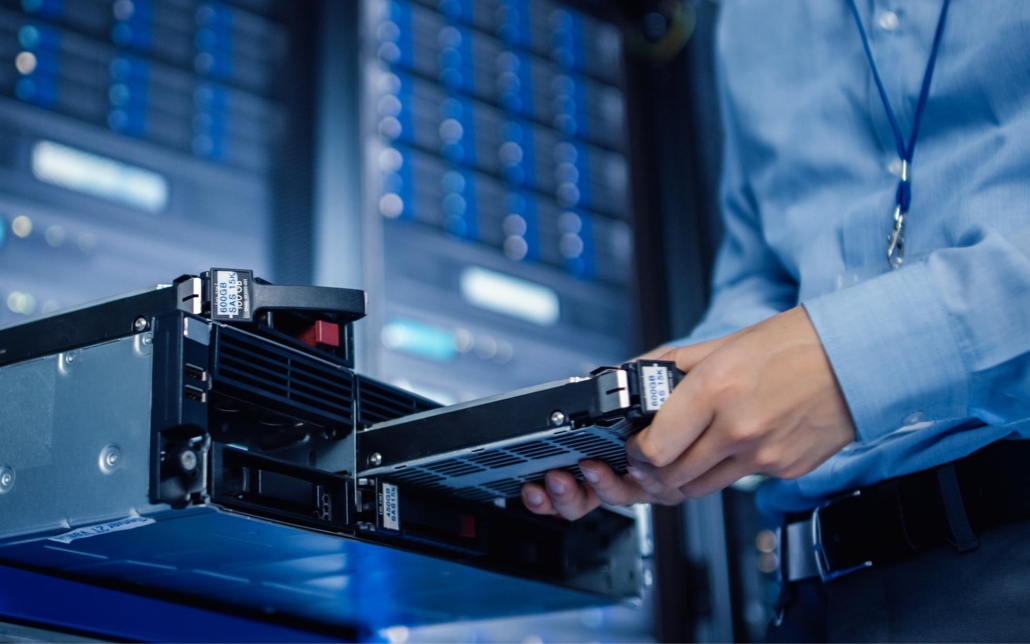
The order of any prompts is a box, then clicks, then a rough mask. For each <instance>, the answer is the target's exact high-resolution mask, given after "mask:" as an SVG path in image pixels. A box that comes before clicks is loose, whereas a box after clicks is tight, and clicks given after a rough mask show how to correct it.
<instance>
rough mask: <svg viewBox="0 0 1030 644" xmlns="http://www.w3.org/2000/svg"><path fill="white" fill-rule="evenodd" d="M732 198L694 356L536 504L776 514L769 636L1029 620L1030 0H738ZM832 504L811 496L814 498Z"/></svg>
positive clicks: (676, 350)
mask: <svg viewBox="0 0 1030 644" xmlns="http://www.w3.org/2000/svg"><path fill="white" fill-rule="evenodd" d="M721 11H722V14H721V17H720V25H719V31H718V34H717V43H718V44H717V61H718V62H717V65H718V67H717V72H718V87H719V91H720V98H721V111H722V114H721V116H722V120H723V125H724V131H725V136H724V146H725V149H724V160H723V168H722V177H721V184H720V204H721V209H722V213H721V214H722V217H723V219H724V223H725V235H724V239H723V241H722V244H721V247H720V250H719V253H718V256H717V260H716V266H715V270H714V278H713V282H714V285H713V286H714V288H713V296H712V301H711V305H710V308H709V309H708V311H707V314H706V316H705V318H704V319H703V321H702V322H701V323H700V325H699V326H698V327H697V328H696V329H695V330H694V331H693V333H692V334H691V335H690V336H689V337H688V338H686V339H684V340H682V341H680V342H676V343H674V346H673V347H671V348H666V350H665V351H659V352H658V353H659V354H664V357H665V358H667V359H671V360H675V361H676V364H677V365H678V367H679V368H680V369H681V370H683V371H684V372H685V373H686V375H685V377H684V379H683V380H682V382H681V383H680V384H679V385H678V386H677V388H676V389H675V391H674V392H673V393H672V395H671V396H670V397H669V399H668V401H667V402H666V403H665V405H664V407H663V408H662V409H661V410H660V412H659V413H658V414H657V416H656V417H655V419H654V421H653V423H652V424H651V425H650V427H648V428H646V429H644V430H643V431H642V432H640V433H639V434H638V435H636V436H635V437H633V438H631V439H630V440H629V441H628V443H627V452H628V456H629V463H630V466H629V468H628V472H627V473H626V474H624V475H617V474H615V473H613V472H612V470H611V469H609V468H608V467H607V466H606V465H605V464H603V463H600V462H596V461H584V462H583V463H582V464H581V466H580V468H581V470H582V474H583V478H584V481H583V482H582V483H579V482H577V481H576V480H575V479H574V478H573V477H572V476H571V475H570V474H569V473H568V472H563V471H555V472H549V473H548V474H547V476H546V478H545V481H544V483H543V484H532V483H531V484H526V485H525V486H524V488H523V494H522V498H523V501H524V502H525V504H526V506H527V507H528V508H529V509H531V510H532V511H534V512H537V513H541V514H552V513H557V514H560V515H561V516H563V517H566V518H568V519H577V518H579V517H581V516H583V515H584V514H586V513H587V512H589V511H591V510H592V509H594V508H595V507H597V506H598V505H599V504H601V503H606V504H613V505H626V504H632V503H642V502H648V503H660V504H676V503H680V502H682V501H683V500H685V499H688V498H697V497H701V496H704V495H707V494H711V493H713V492H716V491H718V490H720V489H722V488H724V487H726V486H728V485H730V484H731V483H733V482H734V481H736V480H737V479H739V478H741V477H742V476H744V475H748V474H765V475H768V476H769V477H770V479H769V480H768V481H767V482H766V483H765V484H764V485H763V487H762V488H761V489H760V490H759V491H758V495H757V498H758V504H759V507H760V509H762V510H763V511H764V512H765V513H766V514H768V515H769V516H771V517H775V518H776V520H778V521H781V522H782V525H783V529H782V530H781V550H782V564H781V570H782V574H783V576H784V593H783V598H782V600H781V604H782V605H781V607H780V613H779V615H778V619H777V624H778V625H777V624H774V625H773V626H772V627H771V630H770V637H771V638H773V639H775V638H777V637H782V638H786V639H798V640H800V639H814V640H825V639H831V640H849V639H851V640H864V641H882V640H888V639H890V640H902V641H904V640H936V641H947V640H967V641H968V640H973V639H976V640H984V639H993V640H1010V641H1014V640H1022V639H1026V638H1027V637H1028V636H1030V611H1027V610H1026V609H1025V608H1026V606H1028V605H1030V583H1028V582H1027V578H1026V575H1027V574H1028V573H1030V500H1028V499H1030V450H1028V449H1026V446H1027V445H1030V443H1027V442H1025V441H1023V440H1022V439H1026V438H1030V217H1028V215H1030V143H1028V141H1030V3H1026V2H1006V3H1001V2H998V3H984V2H979V1H976V0H953V1H951V2H949V1H947V0H932V1H931V0H927V1H923V2H908V3H901V2H897V0H833V1H830V0H807V1H801V0H799V1H796V2H767V1H762V0H727V1H726V2H724V3H723V7H722V10H721ZM817 509H818V512H816V511H815V510H817Z"/></svg>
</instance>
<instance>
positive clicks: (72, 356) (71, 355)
mask: <svg viewBox="0 0 1030 644" xmlns="http://www.w3.org/2000/svg"><path fill="white" fill-rule="evenodd" d="M64 361H65V362H67V363H69V364H70V363H72V362H75V354H74V353H67V354H65V356H64Z"/></svg>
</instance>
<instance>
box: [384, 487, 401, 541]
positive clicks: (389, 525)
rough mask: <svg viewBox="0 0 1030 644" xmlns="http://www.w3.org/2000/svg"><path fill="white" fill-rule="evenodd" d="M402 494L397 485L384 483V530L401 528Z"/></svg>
mask: <svg viewBox="0 0 1030 644" xmlns="http://www.w3.org/2000/svg"><path fill="white" fill-rule="evenodd" d="M399 500H400V495H399V494H398V493H397V486H396V485H393V484H392V483H383V505H382V508H381V512H382V514H383V529H384V530H400V529H401V517H400V511H399V507H398V506H399Z"/></svg>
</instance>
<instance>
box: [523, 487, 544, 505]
mask: <svg viewBox="0 0 1030 644" xmlns="http://www.w3.org/2000/svg"><path fill="white" fill-rule="evenodd" d="M526 501H527V502H528V503H529V504H530V505H540V504H541V503H543V502H544V493H543V492H541V491H540V490H530V491H529V492H527V493H526Z"/></svg>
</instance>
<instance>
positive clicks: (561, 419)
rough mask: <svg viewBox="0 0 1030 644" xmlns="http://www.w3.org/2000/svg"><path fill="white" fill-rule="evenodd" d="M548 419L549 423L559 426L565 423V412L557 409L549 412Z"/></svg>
mask: <svg viewBox="0 0 1030 644" xmlns="http://www.w3.org/2000/svg"><path fill="white" fill-rule="evenodd" d="M550 420H551V424H552V425H554V426H555V427H559V426H561V425H564V424H565V420H566V419H565V412H563V411H560V410H559V411H553V412H551V419H550Z"/></svg>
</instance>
